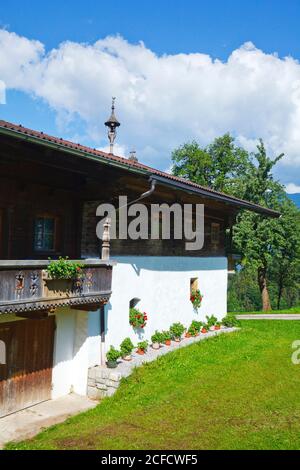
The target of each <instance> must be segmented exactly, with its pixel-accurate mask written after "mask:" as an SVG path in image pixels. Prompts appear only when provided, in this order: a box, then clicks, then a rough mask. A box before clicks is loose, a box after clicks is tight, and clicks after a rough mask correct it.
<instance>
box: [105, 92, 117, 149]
mask: <svg viewBox="0 0 300 470" xmlns="http://www.w3.org/2000/svg"><path fill="white" fill-rule="evenodd" d="M115 100H116V98H115V96H113V97H112V104H111V115H110V118H109V119H108V121H106V122H105V125H106V127H108V140H109V144H110V151H109V152H110V153H111V154H113V153H114V142H115V139H116V135H117V127H119V126H120V123H119V121H118V120H117V118H116V116H115Z"/></svg>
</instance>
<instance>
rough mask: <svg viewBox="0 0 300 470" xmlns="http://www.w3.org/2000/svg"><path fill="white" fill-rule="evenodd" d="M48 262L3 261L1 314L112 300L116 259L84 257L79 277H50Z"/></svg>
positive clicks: (0, 282)
mask: <svg viewBox="0 0 300 470" xmlns="http://www.w3.org/2000/svg"><path fill="white" fill-rule="evenodd" d="M48 263H49V262H48V261H36V260H29V261H10V260H9V261H0V314H1V313H22V312H31V311H47V310H51V309H55V308H56V307H58V306H73V307H74V308H75V307H78V308H79V307H80V306H82V307H84V306H85V308H89V307H90V308H92V307H93V306H97V305H98V307H99V306H100V305H103V304H105V303H107V302H108V300H109V297H110V294H111V281H112V266H113V262H111V261H109V260H86V261H83V262H82V263H83V265H84V266H83V269H82V274H81V275H80V277H78V278H77V279H51V278H49V276H48V273H47V271H46V267H47V265H48Z"/></svg>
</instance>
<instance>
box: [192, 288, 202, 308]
mask: <svg viewBox="0 0 300 470" xmlns="http://www.w3.org/2000/svg"><path fill="white" fill-rule="evenodd" d="M202 299H203V295H202V294H201V292H200V290H199V289H197V290H193V291H192V293H191V297H190V301H191V302H192V304H193V307H194V308H195V309H198V308H200V307H201V303H202Z"/></svg>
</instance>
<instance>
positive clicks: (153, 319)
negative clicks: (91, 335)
mask: <svg viewBox="0 0 300 470" xmlns="http://www.w3.org/2000/svg"><path fill="white" fill-rule="evenodd" d="M116 261H117V265H116V266H115V267H114V268H113V277H112V296H111V299H110V302H109V304H108V305H107V306H106V339H105V341H106V349H108V348H109V346H110V345H111V344H112V345H114V346H116V347H118V346H119V344H120V342H121V341H122V340H123V339H124V338H125V337H127V336H129V337H131V338H132V340H133V341H134V343H135V344H136V343H137V342H138V341H139V340H141V339H142V338H143V339H144V338H145V339H149V340H150V338H151V335H152V333H153V332H154V331H155V330H156V329H158V330H162V329H168V328H169V327H170V325H171V324H172V323H174V322H178V321H180V322H181V323H183V324H184V325H185V326H189V324H190V323H191V321H192V320H193V319H198V320H205V316H206V315H212V314H213V315H215V316H216V317H217V318H218V319H221V318H222V317H223V316H224V315H225V314H226V309H227V258H225V257H211V258H200V257H199V258H193V257H175V256H174V257H155V256H151V257H146V256H145V257H143V256H128V257H127V256H126V257H125V256H124V257H117V258H116ZM191 278H198V286H199V289H200V291H201V293H202V294H203V301H202V305H201V308H200V309H199V310H198V311H195V310H194V309H193V306H192V304H191V302H190V280H191ZM133 298H139V299H141V300H140V302H139V303H138V305H137V307H138V308H139V309H141V310H142V311H145V312H147V314H148V322H147V326H146V328H145V329H144V332H143V333H142V334H137V333H136V332H135V331H134V330H133V329H132V327H131V326H130V325H129V323H128V310H129V302H130V300H131V299H133Z"/></svg>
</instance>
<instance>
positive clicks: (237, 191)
mask: <svg viewBox="0 0 300 470" xmlns="http://www.w3.org/2000/svg"><path fill="white" fill-rule="evenodd" d="M172 160H173V168H172V172H173V174H174V175H176V176H181V177H182V178H186V179H188V180H190V181H193V182H195V183H198V184H200V185H204V186H209V187H210V188H212V189H215V190H216V191H222V192H226V193H228V194H232V195H241V194H243V193H244V191H245V178H244V177H243V175H244V174H245V173H246V172H248V169H249V155H248V153H247V152H246V151H245V150H244V149H243V148H241V147H239V146H237V145H236V144H235V142H234V138H233V137H232V136H231V135H230V134H225V135H223V136H222V137H218V138H217V139H215V140H214V141H213V142H212V143H211V144H210V145H208V146H207V147H205V148H201V147H200V146H199V144H198V143H197V142H195V141H193V142H191V143H186V144H184V145H182V146H181V147H179V148H178V149H176V150H174V151H173V153H172Z"/></svg>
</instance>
